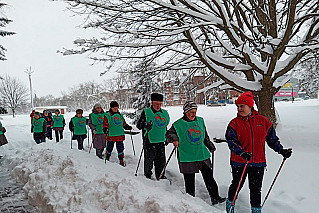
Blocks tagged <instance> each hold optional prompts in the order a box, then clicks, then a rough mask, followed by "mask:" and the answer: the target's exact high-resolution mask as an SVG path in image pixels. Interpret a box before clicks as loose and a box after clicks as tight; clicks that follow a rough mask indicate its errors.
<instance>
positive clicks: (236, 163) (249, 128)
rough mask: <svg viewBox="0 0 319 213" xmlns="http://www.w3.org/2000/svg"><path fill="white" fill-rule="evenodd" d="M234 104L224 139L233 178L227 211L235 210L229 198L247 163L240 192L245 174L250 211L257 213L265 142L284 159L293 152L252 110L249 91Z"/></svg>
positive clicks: (260, 116)
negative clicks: (228, 152)
mask: <svg viewBox="0 0 319 213" xmlns="http://www.w3.org/2000/svg"><path fill="white" fill-rule="evenodd" d="M236 105H237V111H238V114H237V117H236V118H234V119H232V120H231V121H230V123H229V125H228V127H227V130H226V140H227V143H228V147H229V149H230V151H231V159H230V165H231V168H232V177H233V180H232V182H231V185H230V186H229V189H228V198H227V201H226V211H227V213H232V212H234V206H232V201H233V199H234V196H235V193H236V190H237V187H238V184H239V181H240V178H241V176H242V173H243V171H244V166H245V164H246V163H247V168H246V170H245V173H244V176H243V179H242V182H241V185H240V188H239V191H240V189H241V188H242V186H243V184H244V182H245V179H246V177H247V175H248V182H249V189H250V204H251V211H252V212H253V213H260V212H261V206H260V204H261V186H262V180H263V176H264V170H265V167H266V157H265V143H266V142H267V144H268V146H269V147H270V148H271V149H273V150H274V151H275V152H278V153H279V154H281V155H282V156H283V157H285V158H289V157H290V156H291V153H292V151H291V149H284V148H283V146H282V145H281V144H280V141H279V138H278V137H277V135H276V132H275V129H274V127H273V125H272V123H271V122H270V121H269V120H268V119H267V118H266V117H264V116H262V115H259V114H258V112H257V111H256V110H254V108H253V107H254V97H253V94H252V93H251V92H250V91H248V92H244V93H242V94H241V95H240V96H239V97H238V99H237V101H236ZM238 193H239V192H238Z"/></svg>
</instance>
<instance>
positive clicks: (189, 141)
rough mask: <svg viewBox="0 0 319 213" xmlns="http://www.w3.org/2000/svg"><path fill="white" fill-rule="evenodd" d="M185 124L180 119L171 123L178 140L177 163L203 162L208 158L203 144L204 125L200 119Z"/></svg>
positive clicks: (208, 155)
mask: <svg viewBox="0 0 319 213" xmlns="http://www.w3.org/2000/svg"><path fill="white" fill-rule="evenodd" d="M196 118H197V120H194V121H191V122H187V121H185V120H183V119H182V118H180V119H179V120H177V121H175V122H174V123H173V126H174V128H175V130H176V132H177V136H178V139H179V146H178V153H179V155H178V160H179V162H195V161H203V160H206V159H208V158H210V152H209V151H208V149H207V148H206V146H205V144H204V139H205V123H204V119H203V118H201V117H196Z"/></svg>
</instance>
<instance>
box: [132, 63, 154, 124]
mask: <svg viewBox="0 0 319 213" xmlns="http://www.w3.org/2000/svg"><path fill="white" fill-rule="evenodd" d="M154 67H155V64H154V63H152V64H148V61H147V60H143V61H142V62H141V63H140V64H137V65H136V66H135V67H134V68H133V69H132V70H131V71H130V75H131V78H132V81H133V82H134V85H133V88H134V90H135V91H136V92H137V93H138V95H137V96H136V97H134V98H133V104H132V107H133V108H134V109H135V112H134V113H133V114H131V115H129V116H130V117H131V118H133V119H134V123H136V122H137V120H138V119H139V116H140V114H141V113H142V111H143V110H144V109H146V108H147V107H149V106H150V103H151V94H152V93H153V92H158V91H159V90H160V85H159V82H156V80H157V79H156V80H155V78H156V77H157V76H158V75H157V72H156V71H154V70H153V69H154Z"/></svg>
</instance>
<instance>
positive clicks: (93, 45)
mask: <svg viewBox="0 0 319 213" xmlns="http://www.w3.org/2000/svg"><path fill="white" fill-rule="evenodd" d="M63 1H65V2H68V3H69V5H70V8H71V9H72V10H73V11H74V12H76V13H79V14H82V15H83V14H86V15H87V16H89V18H88V19H87V23H86V24H85V26H84V27H86V28H97V29H99V30H102V31H104V33H103V36H104V37H101V38H92V39H77V40H75V41H74V43H75V44H76V45H77V46H78V47H79V48H78V49H75V50H74V49H73V50H67V51H65V52H64V53H65V55H68V54H82V53H86V52H90V53H92V55H91V58H92V59H93V60H96V61H103V62H105V64H106V71H108V70H109V69H112V68H113V67H116V66H114V64H116V63H119V62H120V61H125V63H126V64H127V65H128V64H130V63H131V61H132V60H136V59H140V58H145V59H148V60H149V63H151V62H152V61H155V60H157V61H160V62H161V63H158V67H157V70H168V69H171V70H180V69H193V70H194V69H202V68H206V69H208V70H209V71H211V72H213V73H215V74H216V75H217V76H218V77H220V78H221V79H222V80H223V81H224V82H225V83H226V84H229V85H230V86H232V87H234V88H235V89H237V90H240V91H247V90H250V91H252V92H253V94H254V95H255V100H256V104H257V106H258V109H259V112H260V113H261V114H262V115H265V116H266V117H268V118H269V119H270V120H271V121H272V122H275V121H276V117H275V110H274V102H273V96H274V94H275V93H276V92H277V91H278V90H279V88H280V87H281V86H282V84H281V83H279V82H278V78H279V77H280V76H283V75H285V74H287V73H288V72H290V71H291V69H292V68H293V67H294V66H295V65H296V64H297V63H298V62H299V61H300V60H301V59H302V58H303V57H306V56H307V55H308V54H309V53H311V52H315V51H318V48H319V39H318V35H319V11H318V10H319V2H318V0H258V1H257V0H242V1H237V0H118V1H109V0H63ZM221 50H222V51H221ZM122 66H124V63H122ZM287 80H288V79H287ZM282 83H285V82H282Z"/></svg>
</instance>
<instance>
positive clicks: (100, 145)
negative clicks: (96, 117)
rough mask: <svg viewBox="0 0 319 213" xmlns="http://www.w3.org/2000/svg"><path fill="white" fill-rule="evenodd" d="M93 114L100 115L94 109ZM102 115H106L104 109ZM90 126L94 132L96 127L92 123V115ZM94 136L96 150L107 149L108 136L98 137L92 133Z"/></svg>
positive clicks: (98, 135) (100, 135)
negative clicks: (106, 140)
mask: <svg viewBox="0 0 319 213" xmlns="http://www.w3.org/2000/svg"><path fill="white" fill-rule="evenodd" d="M92 113H94V114H99V113H98V112H97V111H96V109H95V108H94V107H93V109H92ZM101 113H104V111H103V109H102V111H101ZM88 125H89V127H90V129H91V130H92V131H93V130H96V127H95V126H94V125H93V123H92V118H91V114H90V115H89V121H88ZM92 136H93V137H94V138H93V147H94V148H95V149H104V148H105V147H106V142H105V139H106V135H105V134H96V135H94V134H93V132H92Z"/></svg>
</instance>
